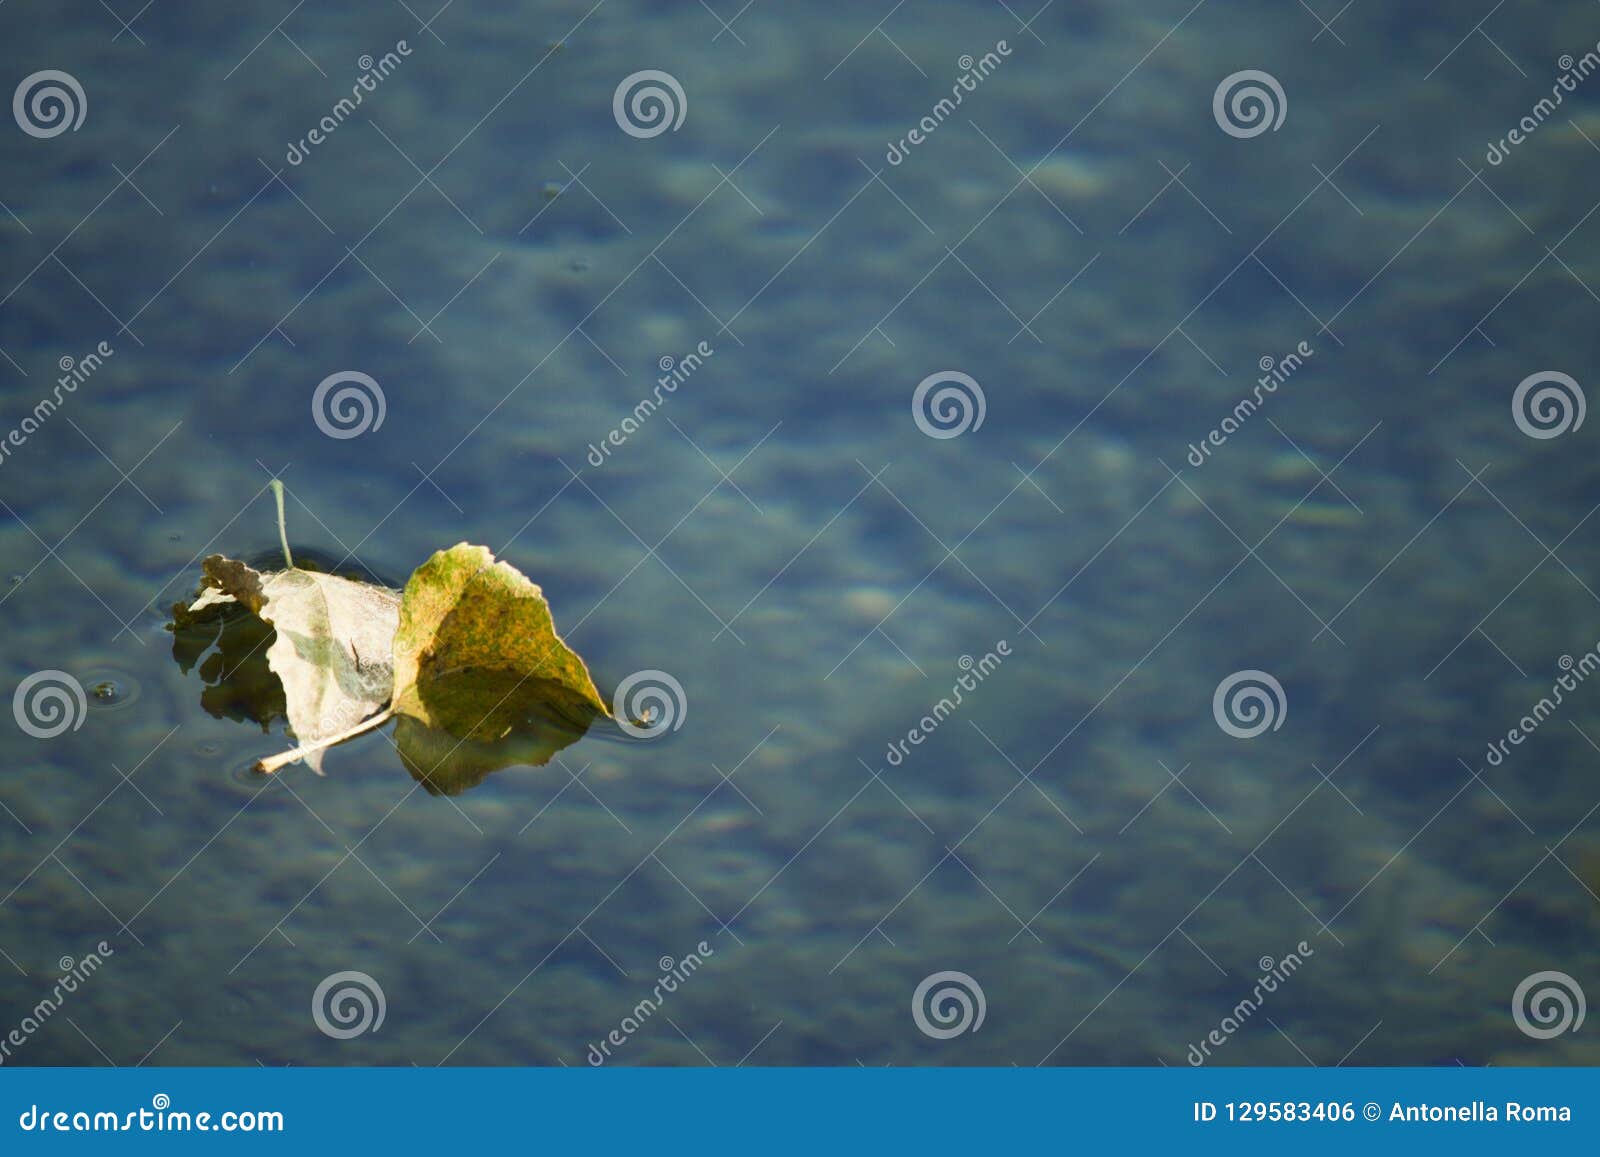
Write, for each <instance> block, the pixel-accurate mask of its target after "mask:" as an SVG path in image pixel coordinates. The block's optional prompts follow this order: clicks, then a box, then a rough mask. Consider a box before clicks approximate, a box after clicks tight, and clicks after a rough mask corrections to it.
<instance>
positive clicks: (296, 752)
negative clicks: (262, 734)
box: [255, 707, 394, 775]
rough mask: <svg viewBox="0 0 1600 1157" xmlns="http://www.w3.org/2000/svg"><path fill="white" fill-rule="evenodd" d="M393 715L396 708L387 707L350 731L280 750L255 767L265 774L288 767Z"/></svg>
mask: <svg viewBox="0 0 1600 1157" xmlns="http://www.w3.org/2000/svg"><path fill="white" fill-rule="evenodd" d="M393 717H394V708H393V707H385V708H384V709H383V710H382V711H380V712H378V713H377V714H376V715H373V716H371V717H370V718H367V719H363V720H362V721H361V722H360V723H357V724H356V725H355V726H354V727H352V728H350V730H348V731H341V732H339V734H337V735H325V736H323V737H322V738H321V739H319V740H317V741H316V742H315V743H305V744H301V745H300V746H299V747H296V748H294V749H293V750H292V751H283V752H279V753H278V754H277V755H269V756H267V757H266V758H265V759H258V760H256V767H255V769H256V770H257V771H259V772H261V773H262V774H263V775H271V774H272V773H273V772H275V771H277V770H278V769H279V768H280V767H287V766H288V765H289V764H291V763H294V762H295V761H296V760H300V759H304V758H305V757H306V756H308V755H310V754H311V753H312V752H316V751H321V750H322V749H323V748H325V747H332V746H333V745H334V744H336V743H343V742H344V741H345V740H347V739H354V738H355V737H356V736H358V735H361V734H364V733H365V732H368V731H373V730H376V729H377V728H379V727H382V726H383V725H384V724H385V723H387V722H389V720H390V719H392V718H393Z"/></svg>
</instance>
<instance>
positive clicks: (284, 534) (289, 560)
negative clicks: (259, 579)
mask: <svg viewBox="0 0 1600 1157" xmlns="http://www.w3.org/2000/svg"><path fill="white" fill-rule="evenodd" d="M267 485H268V486H270V487H271V488H272V497H274V498H275V499H277V500H278V542H279V544H280V545H281V546H282V547H283V564H284V565H285V566H287V567H288V568H289V569H290V570H293V569H294V555H292V554H290V553H289V531H288V530H287V528H286V526H285V523H284V520H283V483H282V482H281V481H279V480H278V479H276V478H274V479H273V480H272V481H271V482H268V483H267Z"/></svg>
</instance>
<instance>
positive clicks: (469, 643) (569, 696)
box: [392, 542, 611, 743]
mask: <svg viewBox="0 0 1600 1157" xmlns="http://www.w3.org/2000/svg"><path fill="white" fill-rule="evenodd" d="M392 707H393V710H394V711H396V712H397V713H399V714H402V715H408V716H410V717H412V718H413V719H416V720H418V721H419V722H421V723H424V724H426V725H427V726H429V727H432V728H435V729H438V730H442V731H446V732H449V733H450V734H451V735H453V736H455V737H456V738H457V739H461V740H471V741H475V742H483V743H489V742H494V741H496V740H499V739H501V738H503V737H505V736H506V735H508V734H510V733H511V732H512V731H513V730H515V729H517V728H518V727H519V726H523V725H524V724H525V722H526V720H527V719H528V718H529V717H530V716H535V717H536V716H540V715H543V716H545V717H549V716H554V717H556V718H558V719H560V720H562V721H564V722H565V723H566V724H568V725H569V726H570V727H572V728H574V729H575V730H576V731H577V733H578V734H582V731H583V729H584V728H586V727H587V726H588V724H589V723H590V722H591V721H592V720H593V719H594V718H595V717H596V716H605V717H609V716H610V714H611V713H610V712H609V711H608V710H607V709H606V705H605V701H604V700H602V699H601V698H600V693H599V691H598V690H596V689H595V685H594V680H593V678H591V677H590V675H589V669H588V667H586V666H585V665H584V662H583V660H582V659H580V658H579V657H578V656H577V655H576V654H575V653H574V652H573V651H572V650H571V649H570V648H569V647H568V646H567V645H566V644H565V643H564V642H562V640H561V637H560V636H559V635H557V634H556V630H555V623H554V622H553V620H552V619H551V616H550V605H549V604H548V603H547V602H546V601H545V598H544V593H543V592H542V591H541V590H540V589H539V587H538V586H537V585H535V584H534V583H533V582H531V581H529V579H528V578H527V576H526V575H524V574H522V572H521V571H519V570H517V569H516V568H515V567H514V566H512V565H511V564H510V563H506V562H497V561H496V560H495V558H494V555H493V554H491V553H490V552H489V550H488V549H487V548H485V547H481V546H473V545H471V544H469V543H464V542H463V543H458V544H457V545H455V546H453V547H451V548H450V549H449V550H441V551H438V552H436V553H435V554H434V555H433V557H431V558H430V559H428V560H427V561H426V562H424V563H423V564H422V565H421V566H419V567H418V568H417V569H416V570H415V571H414V572H413V573H412V575H411V579H410V581H409V582H407V583H406V588H405V591H404V594H403V595H402V598H401V603H400V623H399V627H398V629H397V630H396V632H395V636H394V698H393V703H392Z"/></svg>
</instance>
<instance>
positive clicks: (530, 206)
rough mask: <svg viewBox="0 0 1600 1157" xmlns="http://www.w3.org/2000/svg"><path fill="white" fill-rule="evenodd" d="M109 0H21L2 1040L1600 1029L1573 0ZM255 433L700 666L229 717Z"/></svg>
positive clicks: (818, 1058) (3, 361) (1198, 1036)
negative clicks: (600, 699) (325, 716)
mask: <svg viewBox="0 0 1600 1157" xmlns="http://www.w3.org/2000/svg"><path fill="white" fill-rule="evenodd" d="M114 7H116V8H117V12H113V11H112V10H111V9H109V8H108V7H107V6H104V5H101V4H98V3H88V2H77V0H73V2H69V3H65V4H48V5H47V4H44V3H42V0H11V2H10V3H7V4H5V5H3V6H0V43H4V44H5V45H6V47H5V48H3V49H0V58H3V60H4V62H5V69H4V74H3V77H4V81H5V84H6V85H7V86H11V87H12V88H13V91H14V94H15V97H14V100H13V105H12V116H11V118H10V120H6V121H4V122H3V123H0V238H3V244H0V399H3V408H0V451H3V456H0V580H3V581H4V585H3V586H0V637H3V639H4V643H3V646H0V655H3V658H4V665H3V670H0V690H3V691H4V692H5V697H6V699H7V701H9V702H11V704H12V711H11V715H10V716H9V717H5V718H3V724H0V776H3V779H0V806H3V813H0V954H3V959H0V1035H3V1034H4V1033H5V1032H6V1031H8V1030H11V1029H12V1028H13V1026H16V1031H15V1034H14V1036H13V1037H11V1038H7V1039H8V1040H9V1044H8V1046H7V1047H6V1049H5V1050H4V1056H3V1057H0V1059H3V1060H4V1061H5V1063H8V1064H33V1065H68V1064H74V1065H81V1064H88V1065H98V1064H108V1063H115V1064H118V1065H128V1064H135V1063H139V1062H141V1061H143V1062H145V1063H148V1064H152V1065H155V1064H160V1065H176V1064H224V1065H253V1064H257V1063H259V1064H263V1065H283V1064H291V1063H292V1064H383V1065H406V1064H413V1063H414V1064H418V1065H435V1064H441V1063H443V1064H475V1065H485V1064H489V1065H499V1064H530V1065H557V1064H567V1065H583V1064H592V1063H597V1062H603V1063H607V1064H626V1065H678V1064H682V1065H704V1064H708V1063H709V1064H718V1065H732V1064H738V1063H745V1064H761V1065H779V1064H781V1065H797V1064H798V1065H812V1064H827V1065H852V1064H857V1063H860V1064H863V1065H883V1064H895V1065H913V1064H915V1065H961V1064H976V1065H1009V1064H1019V1065H1033V1064H1040V1063H1044V1064H1066V1065H1081V1064H1129V1065H1155V1064H1169V1065H1182V1064H1185V1063H1201V1062H1203V1063H1214V1064H1227V1065H1236V1064H1268V1065H1279V1064H1281V1065H1304V1064H1307V1063H1312V1064H1318V1065H1331V1064H1336V1063H1341V1062H1343V1063H1349V1064H1364V1065H1375V1064H1456V1063H1459V1064H1464V1065H1482V1064H1488V1063H1495V1064H1547V1063H1559V1064H1592V1063H1595V1062H1597V1061H1600V1051H1597V1047H1596V1045H1595V1044H1594V1034H1593V1033H1592V1032H1589V1033H1584V1032H1581V1031H1579V1024H1580V1018H1581V1016H1582V1014H1583V1013H1582V1010H1583V1009H1584V1008H1585V1005H1586V997H1585V991H1587V994H1588V995H1589V996H1593V995H1595V994H1597V993H1600V951H1597V949H1596V947H1595V932H1596V929H1597V928H1600V897H1597V893H1600V819H1597V815H1600V679H1592V678H1591V674H1590V673H1591V672H1593V671H1596V670H1597V669H1600V654H1597V651H1596V648H1597V646H1600V595H1597V583H1600V522H1597V521H1596V520H1595V519H1594V517H1593V515H1594V513H1595V510H1596V503H1600V466H1597V463H1600V454H1597V453H1596V451H1595V446H1596V442H1595V439H1596V437H1600V422H1597V421H1596V420H1595V419H1593V418H1591V419H1589V420H1588V421H1587V422H1585V421H1583V415H1584V411H1585V408H1586V401H1587V399H1586V392H1587V393H1592V392H1593V390H1594V387H1595V384H1596V379H1595V371H1594V366H1595V361H1596V358H1595V355H1596V353H1597V342H1596V334H1597V333H1600V326H1597V321H1600V257H1597V255H1596V248H1595V245H1596V238H1597V236H1600V233H1597V230H1600V216H1597V215H1596V204H1595V197H1596V194H1595V192H1594V190H1595V189H1596V188H1597V187H1600V78H1595V77H1594V76H1592V75H1591V73H1592V72H1593V71H1595V70H1600V47H1597V42H1600V11H1597V10H1596V9H1595V7H1594V6H1592V5H1578V4H1536V5H1527V6H1523V7H1522V8H1521V9H1519V10H1518V11H1515V12H1514V11H1512V10H1511V8H1510V7H1504V8H1495V9H1494V10H1492V11H1490V12H1489V13H1488V14H1487V15H1485V13H1484V12H1483V11H1479V10H1478V9H1477V8H1473V9H1472V10H1471V11H1468V10H1466V9H1463V8H1462V7H1461V6H1459V5H1447V4H1443V3H1432V4H1428V3H1424V4H1415V5H1405V6H1399V7H1396V6H1385V5H1374V4H1355V5H1350V6H1347V7H1345V8H1344V9H1339V8H1338V7H1337V6H1336V5H1334V4H1332V3H1327V4H1321V3H1314V4H1312V5H1311V6H1309V7H1308V6H1306V5H1285V4H1268V3H1223V2H1221V0H1210V2H1206V0H1200V2H1198V3H1196V2H1195V0H1180V2H1177V3H1166V2H1164V0H1161V2H1157V0H1150V2H1140V3H1136V4H1113V3H1108V2H1107V3H1100V2H1086V0H1057V2H1056V3H1053V4H1047V5H1045V6H1043V8H1042V9H1040V10H1038V11H1037V12H1034V11H1033V10H1032V9H1033V6H1029V8H1028V10H1024V9H1022V8H1016V7H1014V6H1007V5H1003V4H998V3H996V4H990V3H976V2H965V3H953V2H938V0H917V3H915V4H906V5H899V6H896V5H892V4H888V3H884V4H881V5H877V6H873V5H867V6H861V5H856V4H845V3H819V4H812V5H806V6H803V9H800V8H796V7H795V6H785V5H779V4H772V3H764V2H758V3H756V4H753V5H748V6H746V7H744V8H740V7H738V6H737V5H735V4H733V3H731V2H726V3H725V2H723V0H712V2H711V3H710V4H707V5H689V4H665V3H647V2H637V3H629V2H626V0H602V2H600V3H597V4H592V3H589V2H580V3H566V2H560V3H511V2H499V3H481V2H474V0H458V2H457V3H454V4H448V5H445V6H443V8H442V9H440V10H438V11H436V12H435V11H433V10H432V8H433V6H428V7H427V8H420V7H416V6H414V5H406V4H392V5H362V6H351V7H345V6H337V5H306V6H301V7H295V8H293V9H290V10H287V11H286V8H287V6H285V5H281V4H278V5H273V4H260V3H245V4H239V5H227V6H207V5H198V4H182V3H171V4H167V3H162V4H155V5H151V6H148V7H147V8H145V9H142V10H139V11H137V12H135V11H133V6H131V5H117V6H114ZM1483 7H1484V8H1487V7H1488V6H1487V5H1485V6H1483ZM118 12H120V15H119V14H118ZM124 22H125V23H124ZM641 74H642V75H641ZM1557 94H1559V101H1558V100H1557ZM1513 134H1514V135H1513ZM324 383H327V385H326V386H325V387H324V388H321V389H320V390H319V387H323V385H324ZM341 390H343V391H347V392H346V393H345V394H344V395H343V398H342V400H340V393H339V392H340V391H341ZM274 477H278V478H281V479H282V481H283V483H284V485H285V487H286V488H287V492H288V499H287V511H286V513H287V521H288V530H289V537H290V541H291V545H292V546H294V547H298V548H299V549H300V550H302V551H304V552H309V553H312V554H315V555H318V556H320V557H322V558H324V559H326V560H329V561H332V562H337V563H340V564H342V565H345V566H347V567H353V568H358V569H360V570H361V571H362V572H363V573H366V574H369V575H372V576H378V577H380V578H381V579H383V580H384V581H386V582H388V583H391V584H395V585H398V584H401V583H403V582H404V580H405V578H406V576H408V575H409V574H410V573H411V571H412V569H413V568H415V567H416V566H417V565H418V564H419V563H421V562H422V561H423V560H424V559H426V558H427V557H428V556H429V555H430V554H431V553H432V552H433V551H435V550H438V549H441V548H445V547H449V546H451V545H453V544H455V543H457V542H462V541H465V542H470V543H478V544H482V545H484V546H487V547H488V548H490V549H491V550H492V551H494V552H495V554H496V555H497V556H498V557H500V558H503V559H505V560H507V561H509V562H511V563H512V564H513V565H515V566H516V567H517V568H519V569H520V570H521V571H523V572H524V573H526V574H527V575H528V576H530V577H531V578H532V579H533V580H534V581H535V582H537V583H539V584H540V585H541V586H542V588H543V590H544V592H545V594H546V595H547V597H548V598H549V601H550V605H551V607H552V610H553V614H554V618H555V623H556V626H557V628H558V629H559V630H560V631H561V632H562V634H563V635H564V636H565V638H566V640H567V641H568V642H569V643H570V644H571V645H572V647H573V648H574V649H575V650H576V651H577V652H578V653H580V654H581V655H582V656H583V657H584V658H585V659H586V660H587V662H588V664H589V667H590V669H591V670H592V672H593V673H594V677H595V680H596V683H597V684H598V686H599V688H600V690H601V692H602V693H603V694H604V695H605V696H607V697H608V698H609V697H610V696H612V694H613V692H615V691H616V690H617V689H618V688H619V687H625V686H631V687H638V686H641V685H643V686H651V685H653V686H656V687H660V688H664V689H665V690H664V692H663V694H664V698H663V699H662V700H660V702H663V703H666V704H669V705H670V706H671V708H672V709H673V715H674V717H673V724H674V726H673V728H672V729H671V730H670V731H668V732H667V733H666V734H665V735H662V736H658V737H656V738H650V739H644V740H633V741H627V737H622V739H623V741H618V739H617V737H615V736H603V735H595V736H591V737H587V738H584V739H582V740H580V741H579V742H577V743H575V744H573V745H572V746H570V747H568V748H566V749H565V750H563V751H562V752H561V753H560V754H559V756H557V757H556V758H555V759H554V760H552V761H551V762H550V763H549V764H547V765H546V766H544V767H540V768H512V769H507V770H503V771H499V772H496V773H494V774H493V775H491V776H489V777H488V778H487V779H486V780H485V781H484V782H483V783H482V784H481V785H479V786H477V787H476V788H473V789H472V790H470V791H465V792H462V793H461V794H459V795H455V796H435V795H431V794H429V793H428V792H426V791H424V790H422V789H421V788H420V787H419V786H418V785H417V784H416V783H414V782H413V781H412V779H411V777H410V776H408V775H407V774H406V771H405V769H404V768H403V766H402V765H401V762H400V759H399V757H398V756H397V754H396V751H395V748H394V746H393V742H392V738H393V737H392V735H389V734H386V733H379V734H369V735H365V736H363V737H361V738H359V739H356V740H354V741H352V742H350V743H349V744H346V745H343V746H340V747H338V748H336V749H334V750H333V751H331V752H329V753H328V755H327V757H326V761H325V764H324V771H325V773H326V774H325V775H324V776H321V777H319V776H317V775H315V774H313V773H312V772H311V771H310V770H309V769H308V768H306V767H304V766H295V767H292V768H290V769H288V770H286V771H284V772H282V773H280V774H278V775H276V776H273V777H271V778H263V777H260V776H256V775H253V774H252V773H251V772H250V771H249V766H250V764H251V762H252V761H253V760H254V759H256V758H257V757H259V756H262V755H267V754H271V753H273V752H276V751H280V750H282V749H284V748H285V747H287V746H288V745H289V740H288V739H287V738H286V736H285V735H284V729H283V726H282V723H281V721H280V722H278V723H276V724H275V725H274V726H273V727H271V728H270V729H269V731H267V732H266V733H264V732H263V730H262V729H261V728H260V727H259V726H256V725H254V724H252V723H250V722H248V721H241V720H240V719H238V718H228V717H227V715H226V712H223V713H222V714H221V715H220V717H219V715H214V714H212V713H210V712H209V711H208V710H207V709H206V707H205V706H204V705H203V704H202V698H201V696H202V692H203V691H204V690H205V688H206V686H207V681H206V676H205V674H204V669H203V668H197V669H193V670H188V671H185V670H184V669H183V667H182V666H180V664H179V663H177V662H175V661H174V657H173V636H172V634H171V633H170V632H169V631H168V629H167V623H168V621H169V618H170V609H171V606H172V604H173V603H175V602H178V601H180V600H186V599H189V598H190V597H192V596H193V594H194V591H195V589H196V587H197V585H198V583H199V581H200V573H201V572H200V560H201V559H202V558H203V557H204V556H206V555H208V554H212V553H222V554H226V555H229V556H232V557H244V558H252V559H262V558H270V557H272V555H273V553H274V552H275V551H276V550H277V530H276V526H275V515H274V511H273V504H272V500H271V497H270V495H269V493H268V492H267V483H268V482H269V481H270V480H271V479H272V478H274ZM639 673H644V676H642V681H641V680H634V679H632V677H633V676H635V675H637V674H639ZM36 676H37V678H36ZM52 689H54V692H55V693H57V697H54V698H52ZM80 693H81V698H80V697H79V694H80ZM52 710H54V711H55V712H57V714H54V715H52V714H51V711H52ZM63 977H66V978H67V981H64V980H63ZM68 981H70V983H68ZM19 1038H20V1043H19Z"/></svg>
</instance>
